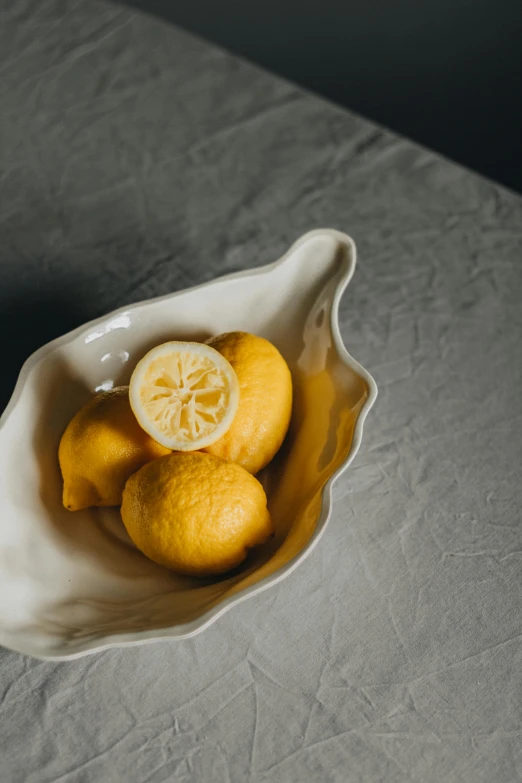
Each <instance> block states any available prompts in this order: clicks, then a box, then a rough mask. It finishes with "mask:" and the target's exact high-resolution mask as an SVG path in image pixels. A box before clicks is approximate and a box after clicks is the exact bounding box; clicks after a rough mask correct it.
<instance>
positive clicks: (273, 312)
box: [0, 230, 377, 659]
mask: <svg viewBox="0 0 522 783" xmlns="http://www.w3.org/2000/svg"><path fill="white" fill-rule="evenodd" d="M354 268H355V246H354V243H353V241H352V240H351V239H350V238H349V237H348V236H346V235H345V234H341V233H339V232H337V231H332V230H319V231H313V232H312V233H310V234H306V235H305V236H304V237H302V238H301V239H300V240H298V241H297V242H296V243H295V244H294V245H293V246H292V248H291V249H290V250H289V252H288V253H287V254H286V255H285V256H284V257H283V258H281V259H280V260H279V261H276V262H275V263H273V264H270V265H268V266H265V267H261V268H257V269H253V270H249V271H246V272H242V273H239V274H234V275H230V276H227V277H223V278H220V279H218V280H215V281H213V282H210V283H207V284H205V285H202V286H198V287H196V288H191V289H189V290H187V291H182V292H177V293H174V294H171V295H168V296H164V297H161V298H160V299H154V300H151V301H148V302H143V303H141V304H136V305H133V306H131V307H128V308H125V309H122V310H118V311H117V312H115V313H112V314H111V315H108V316H106V317H104V318H101V319H99V320H97V321H93V322H91V323H89V324H87V325H86V326H83V327H80V328H79V329H76V330H75V331H73V332H71V333H70V334H67V335H65V336H64V337H61V338H59V339H57V340H54V341H53V342H51V343H49V344H48V345H46V346H44V347H43V348H41V349H40V350H38V351H37V352H36V353H35V354H33V356H31V357H30V358H29V359H28V361H27V362H26V363H25V365H24V367H23V369H22V371H21V373H20V377H19V379H18V383H17V385H16V388H15V391H14V394H13V397H12V399H11V401H10V403H9V405H8V407H7V409H6V410H5V412H4V414H3V416H2V417H1V419H0V643H1V644H3V645H5V646H6V647H11V648H12V649H15V650H19V651H21V652H24V653H27V654H29V655H34V656H36V657H39V658H45V659H64V658H72V657H75V656H78V655H83V654H86V653H90V652H93V651H95V650H101V649H104V648H107V647H112V646H115V645H127V644H139V643H143V642H148V641H153V640H159V639H182V638H186V637H188V636H191V635H193V634H196V633H198V632H199V631H201V630H203V628H205V627H206V626H207V625H209V624H210V623H212V622H213V621H214V620H216V619H217V617H219V615H220V614H222V613H223V612H224V611H225V610H227V609H230V607H232V606H233V605H234V604H236V603H238V602H239V601H242V600H244V599H245V598H247V597H248V596H250V595H254V594H255V593H257V592H259V591H260V590H264V589H265V588H267V587H269V586H270V585H272V584H275V583H276V582H278V581H280V580H281V579H282V578H283V577H284V576H286V575H287V574H289V573H290V571H292V570H293V569H294V568H295V567H296V566H297V565H298V564H299V563H300V562H301V561H302V560H303V559H304V557H306V555H307V554H308V553H309V552H310V551H311V549H312V547H313V546H314V545H315V544H316V543H317V541H318V540H319V537H320V536H321V534H322V533H323V531H324V529H325V527H326V523H327V522H328V518H329V516H330V511H331V487H332V484H333V481H334V480H335V478H336V477H337V476H338V475H339V474H340V473H341V472H342V471H343V470H345V469H346V468H347V467H348V465H349V464H350V462H351V460H352V459H353V457H354V456H355V454H356V452H357V450H358V448H359V444H360V442H361V436H362V428H363V422H364V419H365V417H366V414H367V413H368V411H369V409H370V407H371V406H372V404H373V402H374V401H375V398H376V395H377V388H376V385H375V382H374V380H373V379H372V378H371V376H370V375H369V374H368V373H367V372H366V370H364V369H363V368H362V367H361V366H360V365H359V364H357V362H355V361H354V360H353V359H352V358H351V356H350V355H349V354H348V352H347V351H346V349H345V347H344V345H343V343H342V339H341V335H340V333H339V326H338V320H337V310H338V305H339V300H340V298H341V294H342V293H343V291H344V289H345V288H346V286H347V284H348V282H349V280H350V279H351V277H352V274H353V272H354ZM235 329H241V330H243V331H249V332H254V333H256V334H260V335H263V336H264V337H266V338H268V339H269V340H271V341H272V342H273V343H274V344H275V345H276V346H277V347H278V348H279V350H280V351H281V352H282V354H283V355H284V356H285V358H286V360H287V361H288V363H289V365H290V369H291V370H292V374H293V379H294V388H295V395H294V412H293V416H292V424H291V428H290V432H289V435H288V437H287V440H286V442H285V444H284V445H283V448H282V450H281V452H280V453H279V455H278V456H277V457H276V458H275V460H274V461H273V462H272V464H271V465H269V466H268V467H267V468H266V469H265V470H264V471H263V474H262V475H261V480H262V481H263V483H264V485H265V488H266V490H267V494H268V498H269V508H270V510H271V513H272V516H273V519H274V522H275V525H276V530H277V532H276V536H275V539H274V540H273V541H272V542H270V543H269V544H267V545H265V546H264V547H261V548H259V550H257V551H255V553H253V554H252V556H251V557H250V559H249V560H248V561H247V563H246V564H245V565H244V567H243V568H241V569H239V570H237V571H235V572H234V573H232V574H229V575H228V576H227V577H225V578H221V579H219V580H215V581H205V582H203V581H199V580H196V579H190V578H186V577H180V576H177V575H176V574H174V573H172V572H170V571H167V570H166V569H163V568H161V567H160V566H158V565H156V564H155V563H152V562H151V561H149V560H147V559H146V558H145V557H144V556H143V555H142V554H141V553H140V552H138V551H137V550H136V549H135V548H134V546H133V544H132V543H131V541H130V539H129V538H128V537H127V534H126V532H125V530H124V527H123V524H122V522H121V519H120V516H119V510H118V509H87V510H85V511H80V512H76V513H74V514H71V513H70V512H69V511H66V510H65V509H64V508H63V507H62V504H61V483H62V482H61V476H60V471H59V467H58V461H57V449H58V443H59V440H60V436H61V434H62V432H63V430H64V428H65V426H66V424H67V422H68V421H69V419H70V418H71V416H72V415H73V414H74V413H75V412H76V411H77V410H78V408H79V407H80V406H81V405H82V404H83V403H84V402H85V401H86V400H87V399H88V398H89V397H90V396H91V395H92V394H93V392H95V391H96V390H99V389H106V388H110V387H111V386H112V385H117V384H120V383H127V382H128V380H129V377H130V374H131V372H132V369H133V367H134V366H135V364H136V362H137V361H138V360H139V359H140V358H141V357H142V356H143V354H144V353H145V352H146V351H147V350H148V349H149V348H151V347H152V346H154V345H157V344H158V343H161V342H165V341H166V340H171V339H188V338H190V339H198V340H202V339H206V338H208V337H209V336H211V335H214V334H218V333H220V332H225V331H229V330H235Z"/></svg>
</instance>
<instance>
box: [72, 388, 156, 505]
mask: <svg viewBox="0 0 522 783" xmlns="http://www.w3.org/2000/svg"><path fill="white" fill-rule="evenodd" d="M165 454H170V450H169V449H166V448H164V447H163V446H160V444H159V443H156V441H155V440H153V439H152V438H151V437H150V436H149V435H147V433H146V432H144V431H143V430H142V429H141V427H140V426H139V424H138V422H137V421H136V417H135V416H134V414H133V412H132V409H131V406H130V403H129V389H128V386H119V387H116V388H115V389H111V390H110V391H105V392H101V393H100V394H97V395H96V396H95V397H93V399H92V400H90V401H89V402H88V403H87V404H86V405H84V406H83V408H81V409H80V410H79V411H78V413H77V414H76V415H75V416H74V417H73V418H72V419H71V421H70V422H69V424H68V426H67V429H66V430H65V432H64V434H63V435H62V439H61V441H60V447H59V449H58V459H59V462H60V468H61V471H62V476H63V505H64V506H65V508H68V509H69V510H70V511H79V510H80V509H82V508H87V507H88V506H118V505H119V504H120V503H121V495H122V492H123V487H124V486H125V482H126V481H127V479H128V478H129V476H130V475H131V474H132V473H134V472H135V471H136V470H138V468H141V466H142V465H144V464H145V463H146V462H150V460H153V459H157V458H158V457H162V456H164V455H165Z"/></svg>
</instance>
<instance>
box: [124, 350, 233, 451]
mask: <svg viewBox="0 0 522 783" xmlns="http://www.w3.org/2000/svg"><path fill="white" fill-rule="evenodd" d="M129 399H130V404H131V407H132V410H133V411H134V415H135V416H136V418H137V420H138V423H139V424H140V426H141V427H142V428H143V429H144V430H145V432H147V433H148V434H149V435H150V436H151V437H152V438H154V440H155V441H157V442H158V443H161V445H162V446H165V447H166V448H168V449H173V450H174V451H197V450H198V449H202V448H205V447H206V446H210V445H211V444H212V443H214V442H215V441H216V440H218V439H219V438H221V437H222V435H224V434H225V433H226V432H227V431H228V429H229V428H230V426H231V424H232V422H233V420H234V416H235V415H236V411H237V406H238V404H239V383H238V380H237V376H236V373H235V371H234V369H233V368H232V366H231V365H230V364H229V362H228V361H227V359H225V358H224V357H223V356H221V354H220V353H218V352H217V351H216V350H215V349H214V348H211V347H210V346H209V345H203V344H201V343H185V342H170V343H164V344H163V345H158V346H157V348H153V349H152V351H149V353H148V354H146V355H145V356H144V357H143V359H142V360H141V361H140V362H139V363H138V365H137V366H136V369H135V370H134V372H133V374H132V378H131V381H130V387H129Z"/></svg>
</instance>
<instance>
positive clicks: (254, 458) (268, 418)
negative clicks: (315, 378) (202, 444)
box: [205, 332, 292, 474]
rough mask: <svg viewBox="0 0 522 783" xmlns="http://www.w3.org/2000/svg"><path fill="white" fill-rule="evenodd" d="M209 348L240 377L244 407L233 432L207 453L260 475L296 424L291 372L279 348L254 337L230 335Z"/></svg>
mask: <svg viewBox="0 0 522 783" xmlns="http://www.w3.org/2000/svg"><path fill="white" fill-rule="evenodd" d="M209 345H211V346H212V347H213V348H215V349H216V351H219V353H220V354H221V355H222V356H224V357H225V359H227V360H228V361H229V362H230V364H231V365H232V367H233V368H234V370H235V372H236V375H237V379H238V381H239V406H238V410H237V413H236V415H235V418H234V421H233V422H232V425H231V427H230V429H229V430H228V432H227V433H226V434H225V435H224V436H223V437H222V438H220V439H219V440H218V441H216V442H215V443H213V444H212V445H210V446H207V448H206V449H205V451H207V452H208V453H209V454H214V455H215V456H217V457H221V458H222V459H226V460H232V461H233V462H237V463H238V464H239V465H242V467H244V468H245V469H246V470H248V471H249V473H253V474H256V473H257V472H258V471H259V470H261V468H264V467H265V465H267V464H268V463H269V462H270V460H271V459H272V458H273V457H274V455H275V454H276V452H277V451H278V450H279V448H280V446H281V444H282V442H283V440H284V437H285V435H286V432H287V430H288V425H289V424H290V416H291V413H292V376H291V374H290V370H289V369H288V365H287V363H286V362H285V360H284V359H283V357H282V356H281V354H280V353H279V351H278V350H277V348H276V347H275V346H274V345H272V343H269V342H268V340H265V339H264V338H263V337H257V336H256V335H254V334H248V333H246V332H228V333H227V334H222V335H219V336H218V337H214V338H213V339H212V340H209Z"/></svg>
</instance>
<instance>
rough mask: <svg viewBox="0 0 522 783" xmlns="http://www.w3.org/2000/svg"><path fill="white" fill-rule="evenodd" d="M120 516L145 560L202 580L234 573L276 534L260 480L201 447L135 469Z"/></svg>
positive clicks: (129, 481) (124, 493) (124, 494)
mask: <svg viewBox="0 0 522 783" xmlns="http://www.w3.org/2000/svg"><path fill="white" fill-rule="evenodd" d="M121 516H122V519H123V522H124V524H125V527H126V528H127V532H128V534H129V535H130V537H131V539H132V540H133V541H134V543H135V544H136V546H137V547H138V549H140V550H141V551H142V552H143V553H144V554H145V555H146V556H147V557H149V558H150V559H151V560H154V561H155V562H156V563H159V564H160V565H163V566H166V567H167V568H172V569H174V570H175V571H178V572H180V573H184V574H191V575H194V576H200V577H202V576H211V575H214V574H221V573H224V572H226V571H229V570H230V569H231V568H234V567H235V566H237V565H239V563H241V562H242V561H243V560H244V559H245V557H246V555H247V553H248V550H249V549H250V548H251V547H254V546H257V545H258V544H262V543H263V542H264V541H266V540H267V538H269V537H270V535H271V534H272V522H271V519H270V514H269V512H268V509H267V507H266V495H265V492H264V490H263V487H262V486H261V484H260V483H259V481H258V480H257V479H255V478H254V477H253V476H251V475H250V473H247V471H246V470H244V469H243V468H242V467H240V466H239V465H236V464H234V463H231V462H225V461H223V460H221V459H218V458H217V457H213V456H211V455H210V454H203V453H201V452H194V453H181V452H178V453H175V454H171V455H169V456H167V457H162V458H161V459H158V460H155V461H154V462H150V463H149V464H148V465H145V466H144V467H142V468H141V469H140V470H139V471H138V472H137V473H134V475H133V476H131V477H130V479H129V480H128V481H127V484H126V485H125V489H124V491H123V502H122V505H121Z"/></svg>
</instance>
